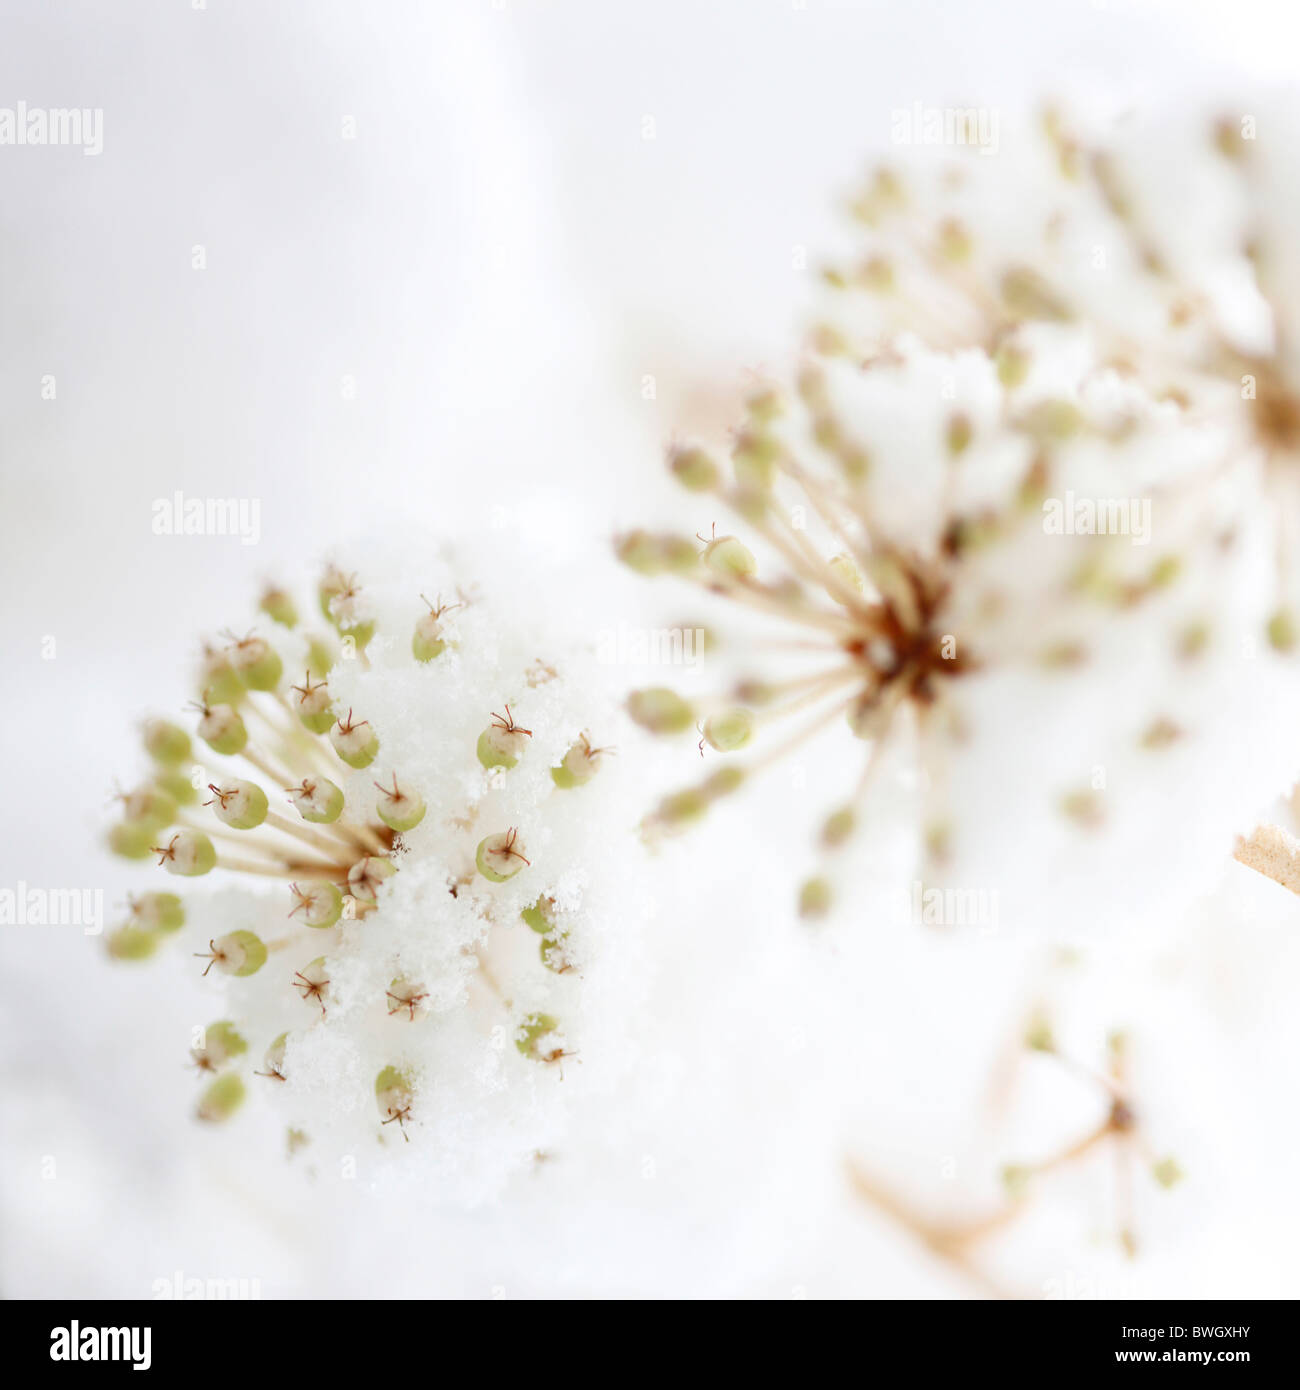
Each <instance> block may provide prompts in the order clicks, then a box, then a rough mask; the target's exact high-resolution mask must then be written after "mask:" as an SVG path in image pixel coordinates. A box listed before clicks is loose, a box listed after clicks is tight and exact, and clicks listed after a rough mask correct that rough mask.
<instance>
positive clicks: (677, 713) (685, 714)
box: [627, 685, 695, 734]
mask: <svg viewBox="0 0 1300 1390" xmlns="http://www.w3.org/2000/svg"><path fill="white" fill-rule="evenodd" d="M627 712H628V714H629V715H631V717H632V719H633V720H634V721H635V722H636V723H637V724H639V725H640V726H641V727H642V728H643V729H648V730H649V731H650V732H651V733H652V734H679V733H681V732H682V731H683V730H685V729H689V728H690V727H691V725H692V724H694V722H695V711H694V710H693V709H692V708H691V707H690V705H688V704H687V703H686V701H685V700H683V699H682V697H681V696H680V695H679V694H677V692H676V691H675V690H670V689H668V687H667V686H664V685H657V686H651V687H649V688H648V689H646V690H634V691H633V692H632V694H631V695H629V696H628V700H627Z"/></svg>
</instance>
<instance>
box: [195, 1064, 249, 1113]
mask: <svg viewBox="0 0 1300 1390" xmlns="http://www.w3.org/2000/svg"><path fill="white" fill-rule="evenodd" d="M245 1094H246V1093H245V1090H244V1083H243V1082H242V1081H241V1080H240V1079H239V1077H238V1076H237V1075H236V1074H235V1073H234V1072H233V1071H228V1072H227V1073H226V1074H225V1075H224V1076H219V1077H217V1079H216V1080H215V1081H214V1082H213V1083H212V1085H211V1086H209V1087H208V1089H207V1090H206V1091H204V1092H203V1098H202V1099H201V1100H200V1101H199V1108H198V1117H199V1119H200V1120H203V1121H204V1122H205V1123H207V1124H219V1123H221V1122H222V1121H223V1120H228V1119H229V1118H230V1117H231V1116H232V1115H233V1114H234V1113H235V1111H236V1110H238V1109H239V1107H240V1106H241V1105H242V1104H243V1103H244V1096H245Z"/></svg>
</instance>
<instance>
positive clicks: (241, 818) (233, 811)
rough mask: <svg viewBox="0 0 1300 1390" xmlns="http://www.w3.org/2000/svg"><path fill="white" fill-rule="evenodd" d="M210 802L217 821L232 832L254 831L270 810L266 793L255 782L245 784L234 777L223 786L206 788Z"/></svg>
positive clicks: (212, 785)
mask: <svg viewBox="0 0 1300 1390" xmlns="http://www.w3.org/2000/svg"><path fill="white" fill-rule="evenodd" d="M208 790H209V791H210V792H211V793H212V800H211V801H210V802H207V803H205V804H206V805H210V806H211V807H212V809H213V811H214V813H215V814H216V817H217V819H218V820H219V821H220V822H221V823H222V824H223V825H228V826H229V827H230V828H231V829H232V830H256V829H257V827H258V826H259V825H261V824H262V822H263V821H264V820H265V819H266V813H267V811H268V810H269V809H270V807H269V806H268V805H267V800H266V793H265V792H264V791H263V790H262V789H261V787H259V786H258V785H257V783H256V782H245V781H243V780H242V779H240V778H238V777H235V778H231V779H230V781H228V782H226V783H225V784H224V786H220V787H219V786H217V785H216V784H215V783H213V784H210V785H209V786H208Z"/></svg>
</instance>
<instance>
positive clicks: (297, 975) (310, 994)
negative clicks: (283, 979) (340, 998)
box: [293, 956, 330, 1014]
mask: <svg viewBox="0 0 1300 1390" xmlns="http://www.w3.org/2000/svg"><path fill="white" fill-rule="evenodd" d="M293 987H294V989H296V990H297V991H298V993H299V995H300V996H301V997H302V1000H303V1003H305V1004H306V1003H311V1002H312V1001H313V1000H314V1001H315V1002H316V1003H317V1004H319V1005H320V1011H321V1013H322V1014H323V1013H324V1012H325V1001H326V1000H327V999H328V998H329V992H330V976H329V967H328V965H327V964H326V963H325V957H324V956H317V957H316V959H315V960H313V961H308V963H307V964H306V965H304V966H303V968H302V969H301V970H298V971H295V972H294V977H293Z"/></svg>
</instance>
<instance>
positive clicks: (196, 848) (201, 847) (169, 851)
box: [153, 830, 217, 878]
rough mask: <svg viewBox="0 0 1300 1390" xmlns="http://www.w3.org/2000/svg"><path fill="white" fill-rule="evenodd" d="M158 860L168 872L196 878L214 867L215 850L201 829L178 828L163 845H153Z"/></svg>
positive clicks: (215, 861) (215, 859)
mask: <svg viewBox="0 0 1300 1390" xmlns="http://www.w3.org/2000/svg"><path fill="white" fill-rule="evenodd" d="M153 849H154V852H155V853H156V854H158V855H159V856H160V858H159V860H158V862H159V863H160V864H161V865H162V867H163V868H164V869H166V870H167V872H168V873H169V874H179V875H180V876H181V877H182V878H197V877H198V876H199V875H200V874H206V873H211V872H212V870H213V869H214V868H215V867H216V863H217V851H216V849H215V848H214V846H213V844H212V841H211V840H210V839H208V837H207V836H206V835H205V834H204V833H203V832H202V831H201V830H180V831H177V833H176V834H175V835H173V836H172V837H171V839H170V840H168V842H167V843H166V844H165V845H154V846H153Z"/></svg>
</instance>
